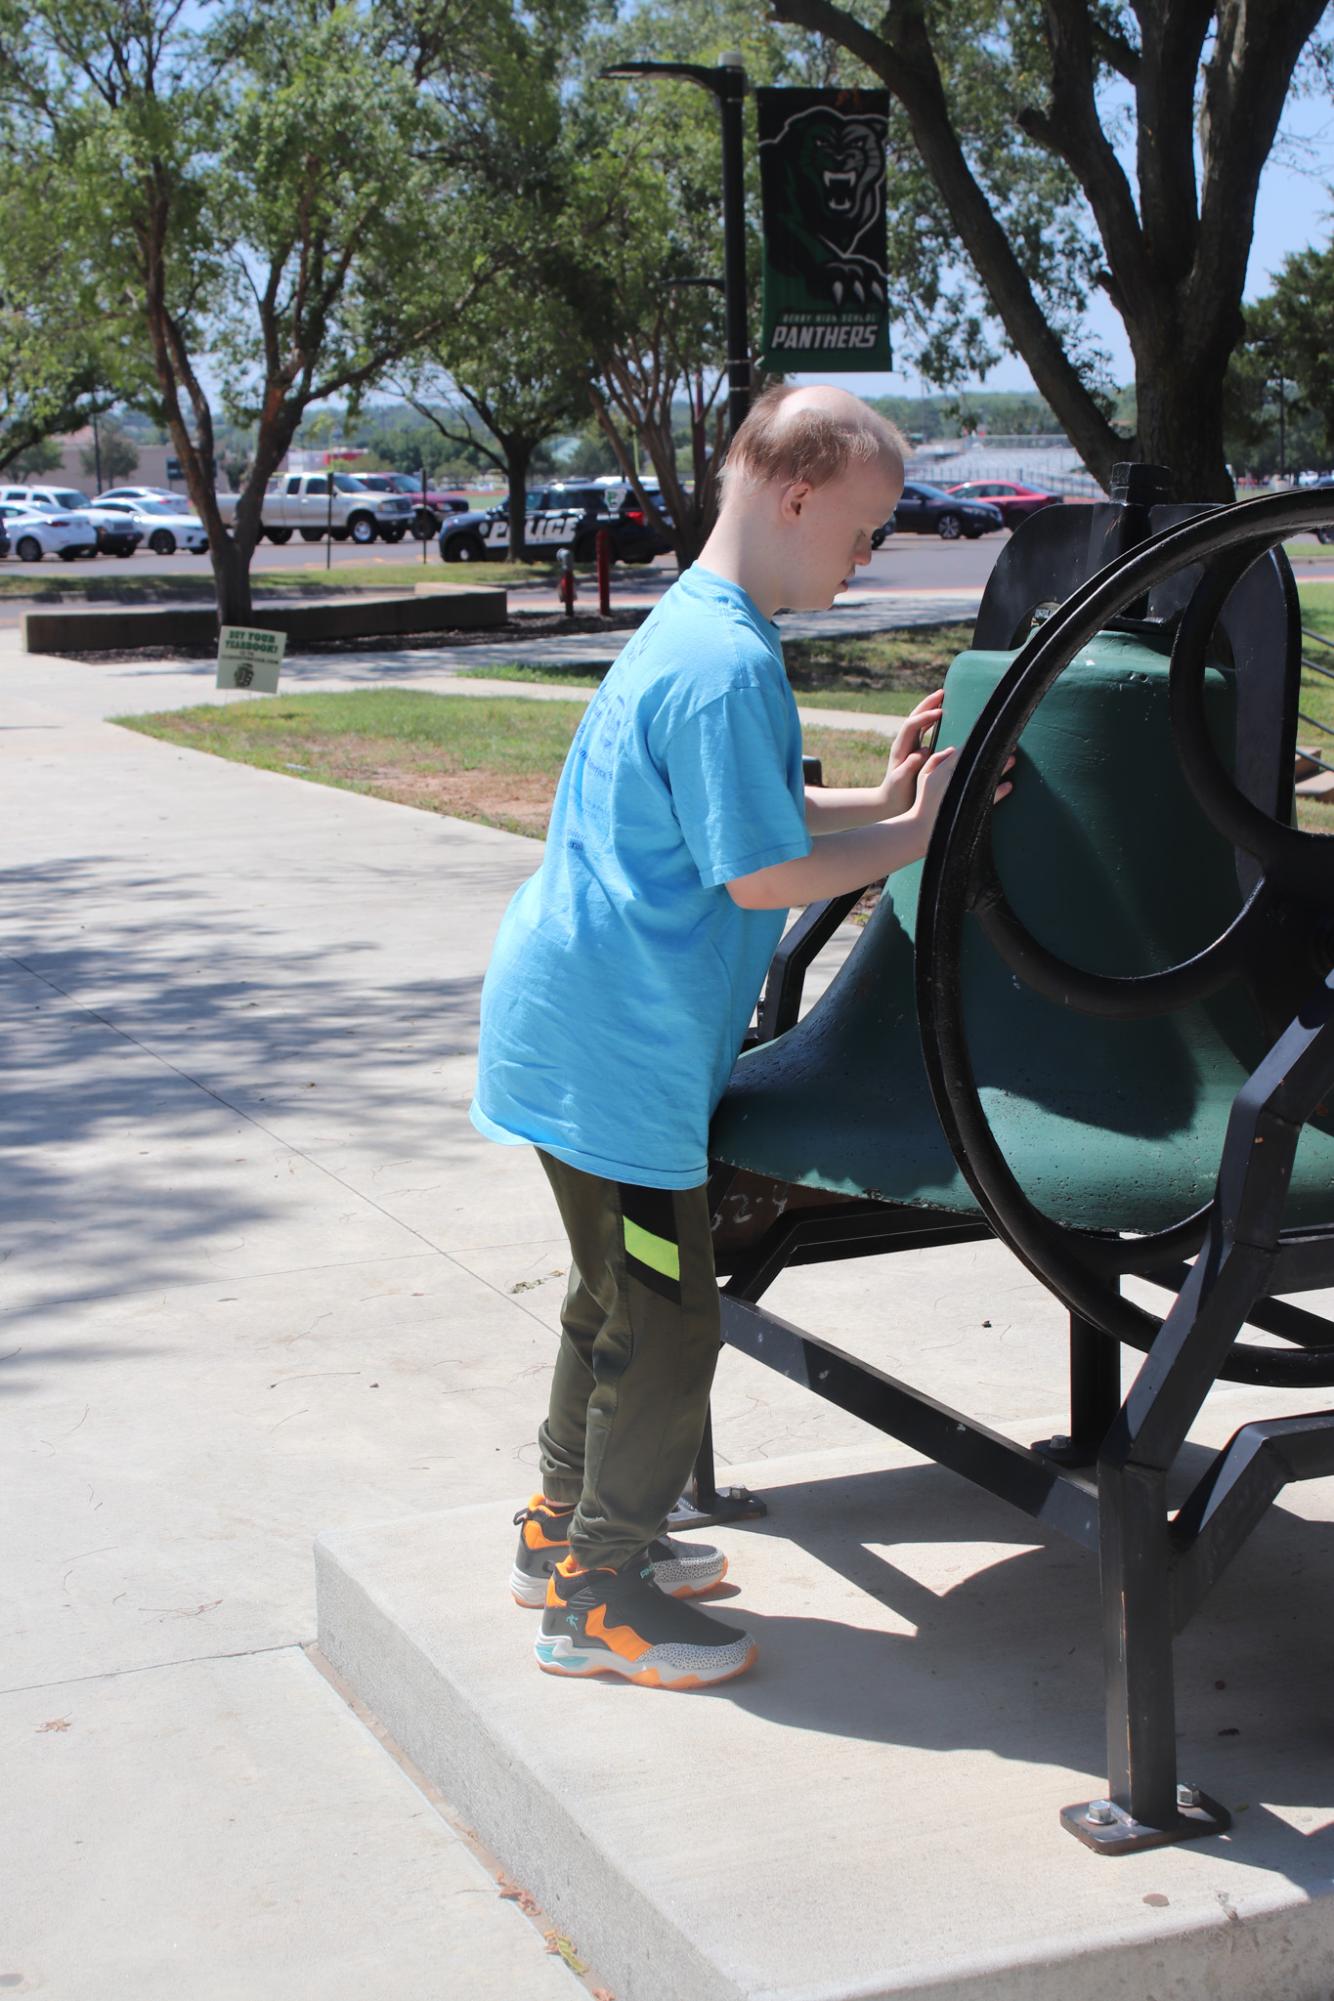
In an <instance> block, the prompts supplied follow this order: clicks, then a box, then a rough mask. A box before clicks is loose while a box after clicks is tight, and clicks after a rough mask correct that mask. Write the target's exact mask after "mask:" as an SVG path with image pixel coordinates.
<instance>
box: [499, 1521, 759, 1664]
mask: <svg viewBox="0 0 1334 2001" xmlns="http://www.w3.org/2000/svg"><path fill="white" fill-rule="evenodd" d="M534 1652H535V1653H536V1655H537V1664H538V1666H539V1667H540V1668H542V1669H543V1670H544V1672H545V1673H547V1674H566V1675H592V1674H618V1675H621V1676H622V1677H623V1678H624V1680H626V1681H637V1682H639V1683H640V1684H641V1685H642V1686H644V1687H646V1688H712V1687H714V1686H715V1684H716V1683H718V1682H720V1681H730V1680H731V1679H732V1677H733V1675H738V1674H744V1673H745V1671H746V1669H747V1668H748V1667H749V1666H750V1665H751V1663H752V1662H753V1660H754V1659H755V1655H756V1652H757V1648H756V1645H755V1642H754V1640H753V1639H752V1638H751V1636H750V1634H749V1633H743V1632H742V1631H741V1630H740V1628H739V1627H737V1626H727V1625H724V1624H723V1622H722V1620H721V1619H711V1618H710V1617H709V1615H708V1613H707V1612H699V1611H696V1609H695V1607H694V1606H693V1605H687V1604H685V1603H683V1602H682V1600H681V1599H679V1598H669V1597H668V1596H667V1594H666V1593H665V1592H663V1591H660V1590H659V1589H658V1587H657V1585H656V1584H655V1583H654V1581H653V1565H652V1563H651V1562H650V1561H649V1558H648V1554H647V1552H645V1554H644V1555H642V1556H637V1557H632V1558H631V1560H630V1562H629V1563H624V1564H622V1565H621V1567H620V1569H619V1570H581V1569H580V1568H579V1567H578V1565H577V1564H576V1562H575V1559H574V1557H573V1556H567V1557H565V1558H564V1559H563V1561H562V1562H561V1563H559V1564H558V1565H557V1566H556V1568H555V1570H553V1571H552V1573H551V1577H550V1580H549V1582H548V1584H547V1603H546V1610H545V1611H544V1612H543V1614H542V1630H541V1632H540V1633H539V1634H538V1636H537V1639H536V1640H535V1642H534Z"/></svg>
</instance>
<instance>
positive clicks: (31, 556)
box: [0, 472, 468, 563]
mask: <svg viewBox="0 0 1334 2001" xmlns="http://www.w3.org/2000/svg"><path fill="white" fill-rule="evenodd" d="M237 500H238V496H237V495H236V494H234V493H223V494H219V495H218V505H219V509H220V511H221V513H222V518H223V520H224V521H226V522H228V523H230V522H231V521H232V520H233V519H234V518H235V514H236V506H237ZM467 506H468V503H467V501H466V500H465V499H464V498H463V496H462V495H461V494H448V493H436V492H432V491H431V490H430V489H429V488H428V489H427V494H426V499H425V501H423V499H422V490H421V486H420V483H418V482H415V481H413V480H412V479H410V478H409V477H408V475H407V474H406V473H367V474H365V475H361V476H357V477H354V476H353V475H352V474H350V473H340V472H336V473H333V474H329V473H327V472H323V473H290V474H289V473H280V474H277V475H275V477H274V478H273V479H271V480H270V481H269V483H268V487H267V489H266V491H265V495H264V505H263V519H262V525H261V529H260V537H261V540H262V539H263V538H264V537H265V536H267V537H268V539H269V540H270V541H271V542H277V543H283V542H290V541H291V539H292V536H293V534H294V533H296V532H299V533H300V535H301V537H302V539H303V540H304V541H307V542H321V541H323V540H324V537H325V535H326V534H327V533H329V532H332V534H333V536H334V539H335V540H336V541H346V540H348V539H349V537H350V538H351V540H352V541H354V542H362V543H365V542H374V541H376V540H377V539H381V540H383V541H386V542H401V541H402V540H403V537H404V536H405V535H406V534H408V533H409V532H411V534H412V535H413V536H415V537H416V539H417V540H419V541H426V540H428V539H429V538H430V537H431V536H433V535H437V534H439V532H440V528H441V524H442V522H443V521H444V520H445V519H446V518H447V517H448V518H452V517H453V516H454V515H455V514H456V513H461V512H466V510H467ZM0 507H3V508H4V510H5V517H4V518H5V524H6V525H5V528H4V531H3V534H4V541H5V547H4V548H3V549H0V555H3V554H6V553H8V551H9V550H12V551H13V553H14V555H15V556H16V557H17V558H18V559H19V560H20V561H21V562H29V563H36V562H40V561H41V559H42V557H43V556H50V555H55V556H60V557H63V558H64V560H65V561H66V562H73V561H74V560H75V558H76V557H80V556H96V555H103V556H130V555H133V553H134V551H135V550H136V549H137V548H139V547H140V545H141V544H142V545H145V546H146V547H147V548H148V549H150V550H151V551H152V553H153V554H154V555H155V556H172V555H175V553H176V551H177V550H178V549H184V550H186V551H188V552H189V553H190V554H191V555H200V554H203V553H204V552H205V551H206V550H207V548H208V530H207V529H206V528H205V526H204V524H203V522H202V521H201V520H200V519H199V517H198V515H197V514H194V513H192V511H191V509H190V504H189V502H188V501H186V500H184V499H183V498H182V497H181V496H180V495H179V494H174V493H172V492H170V491H167V490H164V489H162V488H160V487H149V486H116V487H110V488H109V489H108V490H107V491H106V492H105V493H100V494H98V496H97V498H96V499H95V500H94V499H90V498H89V496H88V495H87V494H86V493H81V492H80V491H79V490H78V489H77V488H75V487H66V486H40V485H31V484H24V485H14V486H0Z"/></svg>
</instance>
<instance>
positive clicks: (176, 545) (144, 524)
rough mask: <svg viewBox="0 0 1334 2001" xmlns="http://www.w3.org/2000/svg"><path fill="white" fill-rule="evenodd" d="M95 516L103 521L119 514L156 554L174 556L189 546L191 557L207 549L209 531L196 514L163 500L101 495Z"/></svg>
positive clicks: (112, 518) (113, 518)
mask: <svg viewBox="0 0 1334 2001" xmlns="http://www.w3.org/2000/svg"><path fill="white" fill-rule="evenodd" d="M96 511H97V513H98V515H99V516H100V517H101V518H102V519H103V520H106V521H111V520H115V519H117V518H118V517H119V518H121V519H124V520H127V521H131V522H133V524H134V526H135V527H136V528H137V529H139V531H140V533H141V534H142V535H143V538H144V540H145V542H147V544H148V546H149V548H150V549H151V550H152V551H153V554H154V555H155V556H174V555H175V553H176V551H177V550H178V549H188V550H189V552H190V554H191V555H192V556H198V555H202V554H203V552H204V551H205V550H206V549H207V548H208V530H207V528H205V526H204V524H203V522H202V521H201V520H200V519H199V516H198V515H197V514H188V513H183V512H182V511H181V510H180V508H179V507H176V506H174V505H173V504H172V503H171V502H170V501H166V500H115V499H113V498H112V497H111V496H110V495H108V494H105V493H104V494H100V495H99V496H98V500H97V509H96Z"/></svg>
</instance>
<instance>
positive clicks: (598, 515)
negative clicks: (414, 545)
mask: <svg viewBox="0 0 1334 2001" xmlns="http://www.w3.org/2000/svg"><path fill="white" fill-rule="evenodd" d="M644 490H645V492H646V493H647V494H648V495H649V497H650V498H651V499H652V500H653V501H654V503H655V505H660V503H659V500H658V495H657V492H656V489H655V488H653V487H651V486H647V485H646V486H645V489H644ZM524 503H525V504H524V523H523V533H524V541H525V544H526V546H527V548H528V549H529V550H531V551H533V552H535V553H536V552H540V553H542V554H544V555H546V554H549V555H553V556H554V555H555V553H556V551H557V549H569V550H571V551H572V552H573V554H574V560H575V562H576V563H591V562H592V561H593V558H594V556H595V554H596V545H597V532H598V530H599V528H607V529H609V530H610V531H611V537H612V557H613V560H614V561H616V562H618V563H651V562H652V561H653V558H654V557H655V556H658V555H661V554H662V552H663V551H664V550H665V549H666V548H667V547H668V546H669V545H668V543H667V541H666V540H665V538H664V537H663V536H662V535H661V533H660V532H659V531H658V530H657V529H656V528H655V527H654V526H653V524H652V522H650V521H649V520H648V519H647V518H646V517H645V514H644V510H643V508H642V507H641V506H640V504H639V500H638V497H637V495H636V494H635V492H634V489H633V488H632V487H631V486H629V485H628V484H627V483H626V482H624V481H614V482H611V483H607V482H605V481H597V482H594V481H590V482H589V483H588V484H586V485H577V486H576V485H574V484H573V483H565V484H561V485H556V486H544V487H538V488H537V489H536V490H535V491H534V492H531V493H528V494H526V495H525V496H524ZM509 546H510V522H509V503H508V502H502V503H501V505H500V506H499V507H490V508H487V509H486V510H485V512H478V513H471V514H451V515H450V516H449V518H448V519H447V520H446V521H445V522H444V523H443V524H442V526H441V529H440V554H441V556H442V558H443V559H444V561H445V562H446V563H482V562H485V561H486V560H487V559H488V558H490V559H491V560H492V561H495V560H497V559H499V558H501V557H504V556H507V555H508V554H509Z"/></svg>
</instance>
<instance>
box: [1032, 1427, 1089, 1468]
mask: <svg viewBox="0 0 1334 2001" xmlns="http://www.w3.org/2000/svg"><path fill="white" fill-rule="evenodd" d="M1029 1451H1030V1452H1036V1453H1037V1455H1038V1457H1039V1458H1040V1459H1050V1460H1051V1462H1052V1464H1053V1465H1054V1466H1070V1467H1078V1466H1093V1465H1095V1464H1096V1463H1097V1458H1098V1447H1097V1444H1096V1442H1093V1441H1089V1440H1083V1439H1078V1438H1069V1437H1067V1436H1066V1434H1065V1432H1063V1431H1058V1432H1057V1433H1056V1434H1055V1435H1054V1437H1051V1438H1035V1439H1034V1440H1033V1443H1032V1444H1031V1445H1030V1447H1029Z"/></svg>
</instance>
